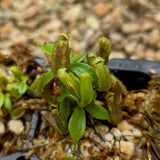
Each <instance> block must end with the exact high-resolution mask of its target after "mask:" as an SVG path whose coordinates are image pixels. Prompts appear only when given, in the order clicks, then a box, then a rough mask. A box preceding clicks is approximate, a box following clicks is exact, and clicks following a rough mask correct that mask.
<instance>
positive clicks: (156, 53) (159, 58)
mask: <svg viewBox="0 0 160 160" xmlns="http://www.w3.org/2000/svg"><path fill="white" fill-rule="evenodd" d="M155 60H156V61H159V62H160V51H157V52H155Z"/></svg>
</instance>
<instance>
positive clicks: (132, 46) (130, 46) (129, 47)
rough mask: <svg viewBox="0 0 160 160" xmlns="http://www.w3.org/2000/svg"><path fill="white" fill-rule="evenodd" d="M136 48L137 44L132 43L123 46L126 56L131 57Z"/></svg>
mask: <svg viewBox="0 0 160 160" xmlns="http://www.w3.org/2000/svg"><path fill="white" fill-rule="evenodd" d="M136 46H137V43H136V42H132V43H129V44H127V45H125V47H124V49H125V51H126V53H127V54H128V55H132V54H133V53H134V51H135V48H136Z"/></svg>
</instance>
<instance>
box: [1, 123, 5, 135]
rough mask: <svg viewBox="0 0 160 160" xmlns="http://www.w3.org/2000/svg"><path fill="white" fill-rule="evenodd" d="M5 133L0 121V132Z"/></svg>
mask: <svg viewBox="0 0 160 160" xmlns="http://www.w3.org/2000/svg"><path fill="white" fill-rule="evenodd" d="M4 133H5V125H4V123H3V122H1V121H0V134H4Z"/></svg>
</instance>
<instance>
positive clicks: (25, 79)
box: [20, 75, 28, 83]
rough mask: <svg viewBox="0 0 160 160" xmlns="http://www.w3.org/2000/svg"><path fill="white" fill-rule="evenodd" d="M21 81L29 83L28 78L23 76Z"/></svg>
mask: <svg viewBox="0 0 160 160" xmlns="http://www.w3.org/2000/svg"><path fill="white" fill-rule="evenodd" d="M20 79H21V82H23V83H26V82H27V81H28V76H24V75H22V76H21V77H20Z"/></svg>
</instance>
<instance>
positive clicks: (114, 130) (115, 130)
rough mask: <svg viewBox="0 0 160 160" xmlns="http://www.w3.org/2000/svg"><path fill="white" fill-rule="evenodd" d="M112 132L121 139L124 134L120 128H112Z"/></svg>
mask: <svg viewBox="0 0 160 160" xmlns="http://www.w3.org/2000/svg"><path fill="white" fill-rule="evenodd" d="M111 133H112V134H113V135H114V136H115V137H116V138H117V139H120V138H121V136H122V133H121V131H120V130H119V129H118V128H112V129H111Z"/></svg>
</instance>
